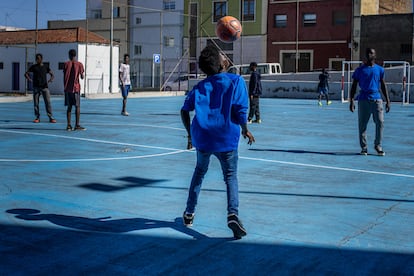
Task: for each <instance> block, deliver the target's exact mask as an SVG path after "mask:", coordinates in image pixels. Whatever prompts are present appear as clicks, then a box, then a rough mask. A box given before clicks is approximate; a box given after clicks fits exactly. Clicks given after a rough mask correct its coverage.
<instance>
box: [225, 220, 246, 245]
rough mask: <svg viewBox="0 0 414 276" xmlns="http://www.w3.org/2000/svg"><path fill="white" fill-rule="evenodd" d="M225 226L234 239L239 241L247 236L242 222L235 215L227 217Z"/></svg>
mask: <svg viewBox="0 0 414 276" xmlns="http://www.w3.org/2000/svg"><path fill="white" fill-rule="evenodd" d="M227 226H228V227H229V228H230V229H231V230H232V231H233V236H234V238H235V239H241V238H242V237H244V236H246V235H247V232H246V229H244V227H243V224H242V222H241V221H240V220H239V218H238V217H237V215H235V214H230V215H228V216H227Z"/></svg>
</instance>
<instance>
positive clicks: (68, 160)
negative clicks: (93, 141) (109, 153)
mask: <svg viewBox="0 0 414 276" xmlns="http://www.w3.org/2000/svg"><path fill="white" fill-rule="evenodd" d="M186 151H188V150H177V151H172V152H166V153H158V154H149V155H136V156H124V157H107V158H86V159H0V162H93V161H113V160H129V159H143V158H151V157H158V156H165V155H172V154H177V153H181V152H186Z"/></svg>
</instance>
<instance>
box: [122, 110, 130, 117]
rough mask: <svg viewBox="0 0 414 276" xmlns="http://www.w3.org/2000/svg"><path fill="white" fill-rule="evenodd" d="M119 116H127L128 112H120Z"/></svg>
mask: <svg viewBox="0 0 414 276" xmlns="http://www.w3.org/2000/svg"><path fill="white" fill-rule="evenodd" d="M121 115H123V116H129V113H128V112H126V111H122V112H121Z"/></svg>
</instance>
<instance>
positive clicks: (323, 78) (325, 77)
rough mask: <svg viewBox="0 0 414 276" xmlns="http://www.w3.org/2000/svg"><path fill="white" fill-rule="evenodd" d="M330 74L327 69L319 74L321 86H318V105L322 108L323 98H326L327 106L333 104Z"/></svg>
mask: <svg viewBox="0 0 414 276" xmlns="http://www.w3.org/2000/svg"><path fill="white" fill-rule="evenodd" d="M328 81H329V73H328V72H326V70H325V68H323V69H322V72H321V73H320V74H319V84H318V92H319V99H318V105H319V106H322V97H323V96H325V100H326V104H327V105H330V104H331V103H332V102H331V101H330V100H329V95H328V92H329V83H328Z"/></svg>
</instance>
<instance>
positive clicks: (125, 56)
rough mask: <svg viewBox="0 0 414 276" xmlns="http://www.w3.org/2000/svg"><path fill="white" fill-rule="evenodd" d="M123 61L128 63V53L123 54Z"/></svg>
mask: <svg viewBox="0 0 414 276" xmlns="http://www.w3.org/2000/svg"><path fill="white" fill-rule="evenodd" d="M124 62H125V63H126V64H128V63H129V55H128V54H125V55H124Z"/></svg>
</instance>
